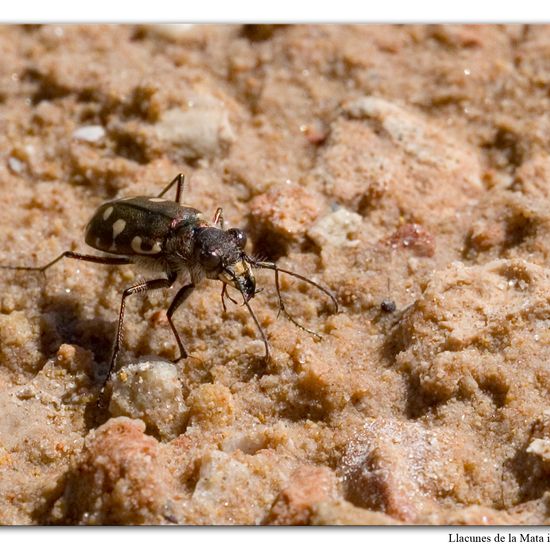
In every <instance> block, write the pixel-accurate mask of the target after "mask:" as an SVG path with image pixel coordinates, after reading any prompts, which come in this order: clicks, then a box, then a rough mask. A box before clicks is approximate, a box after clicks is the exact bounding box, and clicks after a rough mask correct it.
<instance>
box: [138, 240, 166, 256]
mask: <svg viewBox="0 0 550 550" xmlns="http://www.w3.org/2000/svg"><path fill="white" fill-rule="evenodd" d="M141 243H142V239H141V237H134V238H133V239H132V242H131V243H130V245H131V246H132V250H133V251H134V252H136V253H137V254H158V253H159V252H160V251H161V250H162V249H161V247H160V243H158V242H156V243H155V244H154V245H153V247H152V248H151V250H143V249H142V248H141Z"/></svg>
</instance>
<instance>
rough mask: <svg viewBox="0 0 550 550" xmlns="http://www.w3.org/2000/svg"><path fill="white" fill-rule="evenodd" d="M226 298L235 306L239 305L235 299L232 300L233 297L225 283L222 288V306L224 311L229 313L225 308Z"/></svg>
mask: <svg viewBox="0 0 550 550" xmlns="http://www.w3.org/2000/svg"><path fill="white" fill-rule="evenodd" d="M225 296H227V297H228V298H229V299H230V300H231V301H232V302H233V303H234V304H236V303H237V300H234V299H233V298H231V296H230V295H229V292H227V283H223V286H222V306H223V310H224V311H227V308H226V307H225Z"/></svg>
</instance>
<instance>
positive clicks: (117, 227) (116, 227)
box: [113, 218, 126, 241]
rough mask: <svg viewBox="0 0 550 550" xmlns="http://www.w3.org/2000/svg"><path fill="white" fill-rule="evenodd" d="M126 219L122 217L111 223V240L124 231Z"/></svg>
mask: <svg viewBox="0 0 550 550" xmlns="http://www.w3.org/2000/svg"><path fill="white" fill-rule="evenodd" d="M125 227H126V221H125V220H123V219H122V218H121V219H119V220H117V221H116V222H115V223H114V224H113V241H114V240H115V239H116V238H117V237H118V236H119V235H120V234H121V233H122V232H123V231H124V228H125Z"/></svg>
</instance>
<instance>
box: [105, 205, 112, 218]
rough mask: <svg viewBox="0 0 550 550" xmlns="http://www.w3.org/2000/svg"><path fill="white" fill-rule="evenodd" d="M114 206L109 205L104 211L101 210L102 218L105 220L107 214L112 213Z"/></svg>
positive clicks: (107, 216)
mask: <svg viewBox="0 0 550 550" xmlns="http://www.w3.org/2000/svg"><path fill="white" fill-rule="evenodd" d="M113 210H114V207H112V206H109V208H106V209H105V212H103V220H107V219H108V218H109V216H110V215H111V214H112V213H113Z"/></svg>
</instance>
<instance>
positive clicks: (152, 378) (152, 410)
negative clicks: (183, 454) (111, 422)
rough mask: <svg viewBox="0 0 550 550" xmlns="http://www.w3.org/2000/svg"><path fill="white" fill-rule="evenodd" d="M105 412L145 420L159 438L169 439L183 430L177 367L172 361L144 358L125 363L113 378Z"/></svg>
mask: <svg viewBox="0 0 550 550" xmlns="http://www.w3.org/2000/svg"><path fill="white" fill-rule="evenodd" d="M112 386H113V393H112V397H111V402H110V405H109V411H110V412H111V414H112V415H113V416H129V417H130V418H139V419H141V420H143V422H145V424H146V426H147V429H148V430H149V431H150V432H151V433H152V434H154V435H157V436H159V437H160V438H161V439H162V440H171V439H174V438H175V437H177V436H178V435H179V434H180V433H181V432H182V430H183V428H184V425H185V421H186V417H187V408H186V406H185V403H184V400H183V396H182V392H181V385H180V381H179V378H178V369H177V367H176V365H173V364H172V363H166V362H164V361H147V362H144V363H137V364H133V365H127V366H125V367H123V368H122V369H120V371H119V372H118V373H117V374H116V375H115V376H114V377H113V381H112Z"/></svg>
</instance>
